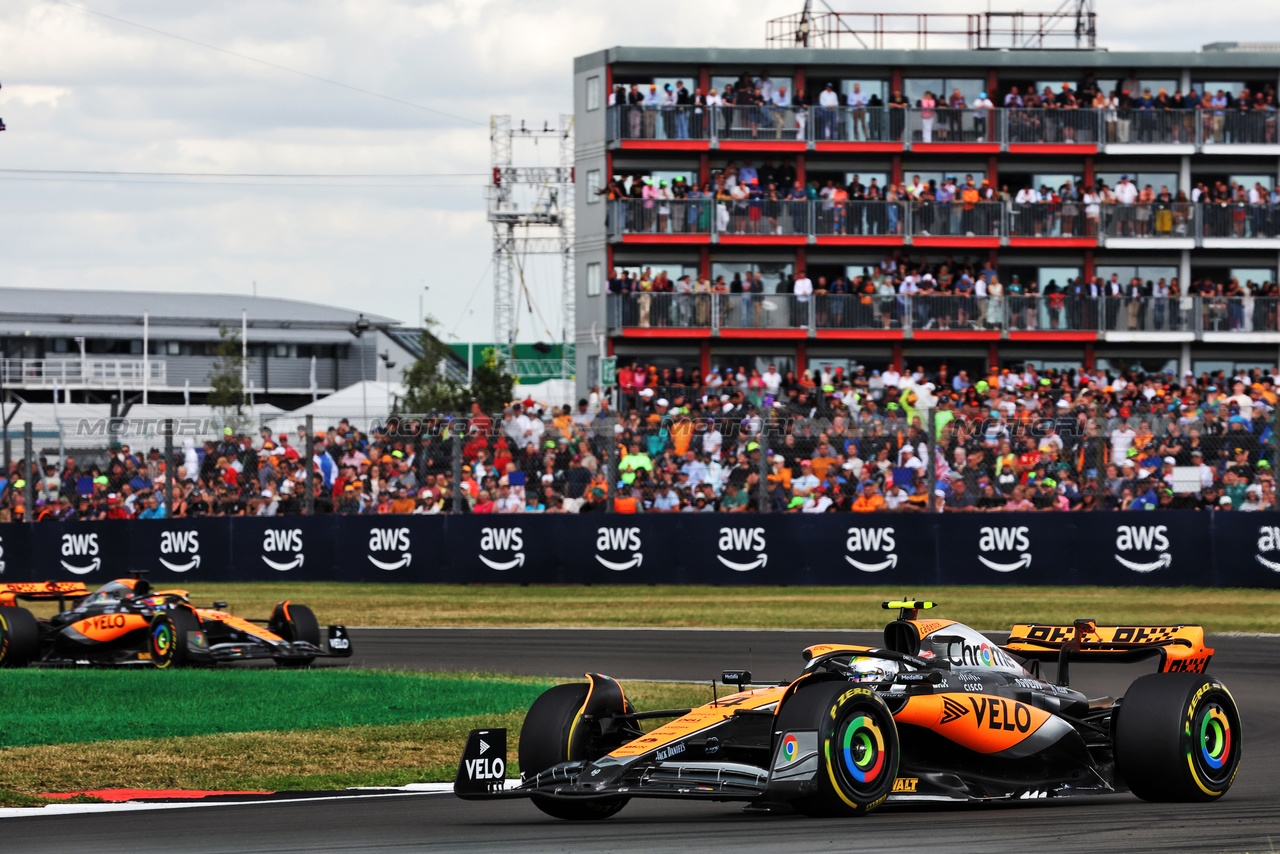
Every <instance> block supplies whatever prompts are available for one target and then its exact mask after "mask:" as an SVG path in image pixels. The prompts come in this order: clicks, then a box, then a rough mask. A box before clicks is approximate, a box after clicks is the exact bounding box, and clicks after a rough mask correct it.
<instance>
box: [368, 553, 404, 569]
mask: <svg viewBox="0 0 1280 854" xmlns="http://www.w3.org/2000/svg"><path fill="white" fill-rule="evenodd" d="M412 562H413V555H412V554H410V553H409V552H405V553H404V554H402V555H401V556H400V559H399V560H397V561H394V562H392V563H388V562H386V561H381V560H378V559H377V558H376V557H374V556H373V555H369V563H371V564H373V565H374V566H376V567H378V569H401V568H403V567H406V566H408V565H409V564H410V563H412Z"/></svg>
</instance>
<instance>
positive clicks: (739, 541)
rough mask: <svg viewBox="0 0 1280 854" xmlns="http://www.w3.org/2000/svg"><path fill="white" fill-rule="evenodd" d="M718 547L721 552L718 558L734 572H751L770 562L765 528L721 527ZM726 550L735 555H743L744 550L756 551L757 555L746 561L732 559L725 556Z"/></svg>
mask: <svg viewBox="0 0 1280 854" xmlns="http://www.w3.org/2000/svg"><path fill="white" fill-rule="evenodd" d="M718 547H719V551H720V553H719V554H717V555H716V559H718V560H719V561H720V562H721V563H722V564H724V565H725V566H727V567H729V568H730V569H732V570H733V571H734V572H750V571H751V570H753V569H759V568H760V567H762V566H764V565H765V564H767V563H768V562H769V555H768V554H766V553H765V541H764V528H721V529H720V542H719V543H718ZM725 552H728V553H730V554H732V555H734V556H735V557H741V556H742V554H743V552H754V553H755V556H754V559H750V558H748V559H747V560H745V561H741V560H730V559H729V558H727V557H725V556H724V555H725Z"/></svg>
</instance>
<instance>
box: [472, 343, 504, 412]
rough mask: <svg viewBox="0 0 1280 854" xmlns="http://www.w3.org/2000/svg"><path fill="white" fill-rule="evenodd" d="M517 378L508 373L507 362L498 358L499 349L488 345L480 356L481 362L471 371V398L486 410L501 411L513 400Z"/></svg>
mask: <svg viewBox="0 0 1280 854" xmlns="http://www.w3.org/2000/svg"><path fill="white" fill-rule="evenodd" d="M514 385H515V379H514V378H513V377H512V376H511V374H509V373H507V363H506V362H504V361H502V360H501V359H499V358H498V351H497V350H495V349H494V348H493V347H486V348H485V350H484V352H483V353H482V354H481V356H480V364H478V365H476V366H475V369H474V370H473V371H472V372H471V394H470V397H471V400H474V401H476V402H477V403H479V404H480V408H481V409H482V410H484V411H485V412H501V411H502V407H504V406H506V405H507V403H508V402H510V400H511V394H512V386H514Z"/></svg>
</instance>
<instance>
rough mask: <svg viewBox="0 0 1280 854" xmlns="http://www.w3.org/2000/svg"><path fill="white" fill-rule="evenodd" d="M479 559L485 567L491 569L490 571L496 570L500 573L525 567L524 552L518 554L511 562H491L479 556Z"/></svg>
mask: <svg viewBox="0 0 1280 854" xmlns="http://www.w3.org/2000/svg"><path fill="white" fill-rule="evenodd" d="M477 557H479V558H480V560H481V561H482V562H483V563H484V565H485V566H487V567H489V568H490V569H496V570H498V571H499V572H505V571H507V570H508V569H515V568H516V567H517V566H524V552H520V553H518V554H517V555H516V556H515V557H513V558H512V559H511V560H509V561H506V562H499V561H496V560H489V559H488V558H487V557H485V556H484V555H477Z"/></svg>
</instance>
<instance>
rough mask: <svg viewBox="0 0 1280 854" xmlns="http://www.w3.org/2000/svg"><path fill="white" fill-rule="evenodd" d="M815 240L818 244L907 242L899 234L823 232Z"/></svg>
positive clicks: (873, 244) (841, 244) (858, 244)
mask: <svg viewBox="0 0 1280 854" xmlns="http://www.w3.org/2000/svg"><path fill="white" fill-rule="evenodd" d="M817 241H818V245H819V246H902V245H903V244H905V243H906V242H907V241H906V239H905V238H903V237H902V235H900V234H825V235H822V236H820V237H818V238H817Z"/></svg>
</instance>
